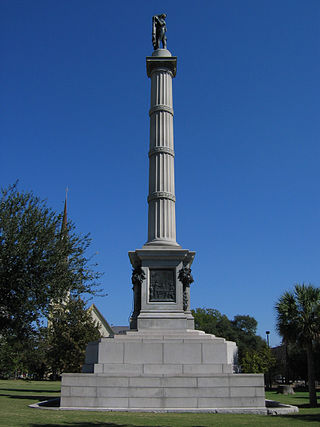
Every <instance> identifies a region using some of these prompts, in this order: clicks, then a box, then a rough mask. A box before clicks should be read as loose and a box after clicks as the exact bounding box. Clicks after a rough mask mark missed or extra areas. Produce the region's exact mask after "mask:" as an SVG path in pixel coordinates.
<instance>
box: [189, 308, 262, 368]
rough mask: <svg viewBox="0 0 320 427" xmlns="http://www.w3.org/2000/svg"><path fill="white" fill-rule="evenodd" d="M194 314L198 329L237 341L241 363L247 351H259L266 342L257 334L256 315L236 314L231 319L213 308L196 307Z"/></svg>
mask: <svg viewBox="0 0 320 427" xmlns="http://www.w3.org/2000/svg"><path fill="white" fill-rule="evenodd" d="M192 315H193V316H194V320H195V328H196V329H199V330H201V331H204V332H206V333H207V334H213V335H216V336H218V337H223V338H225V339H227V340H229V341H235V342H236V343H237V346H238V350H239V361H240V364H241V361H242V358H243V357H244V355H245V354H246V353H247V352H250V351H252V350H256V351H257V350H259V349H261V348H263V346H264V344H265V342H264V340H263V339H262V338H261V337H260V336H258V335H256V330H257V324H258V322H257V321H256V319H255V318H254V317H251V316H248V315H236V316H235V317H234V318H233V320H230V319H228V317H227V316H226V315H225V314H221V313H220V311H218V310H215V309H212V308H196V309H195V310H192Z"/></svg>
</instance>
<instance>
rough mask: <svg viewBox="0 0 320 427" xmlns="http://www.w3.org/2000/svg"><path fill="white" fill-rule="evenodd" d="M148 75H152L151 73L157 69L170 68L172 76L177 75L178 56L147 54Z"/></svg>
mask: <svg viewBox="0 0 320 427" xmlns="http://www.w3.org/2000/svg"><path fill="white" fill-rule="evenodd" d="M146 60H147V75H148V77H151V74H152V73H153V72H154V71H155V70H161V69H164V70H168V71H170V72H171V74H172V77H175V76H176V73H177V57H176V56H171V57H164V56H147V58H146Z"/></svg>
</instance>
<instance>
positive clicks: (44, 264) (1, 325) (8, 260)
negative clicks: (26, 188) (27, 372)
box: [0, 185, 100, 337]
mask: <svg viewBox="0 0 320 427" xmlns="http://www.w3.org/2000/svg"><path fill="white" fill-rule="evenodd" d="M61 220H62V215H58V214H56V213H55V212H54V211H52V210H51V209H50V208H48V207H47V206H46V203H45V201H43V200H40V199H39V198H38V197H35V196H34V195H33V194H32V193H30V192H19V191H18V190H17V185H13V186H11V187H9V188H8V189H4V190H1V198H0V288H1V295H0V333H1V335H2V336H5V335H6V336H10V335H14V336H17V337H24V336H25V334H27V333H30V331H32V330H33V329H35V326H36V323H35V322H38V321H39V319H40V318H41V316H47V314H48V309H49V306H50V303H51V301H53V300H63V299H64V298H65V297H66V295H67V293H70V294H71V295H75V296H78V295H81V294H83V293H89V294H96V293H97V292H98V291H97V279H98V278H99V276H100V274H99V273H97V272H96V271H95V266H92V265H89V260H88V258H87V257H86V255H85V254H86V250H87V249H88V246H89V244H90V239H89V237H88V235H86V236H78V235H77V234H76V233H75V229H74V225H73V224H72V223H70V222H69V223H68V230H67V232H68V238H67V239H65V238H62V237H63V235H62V233H61Z"/></svg>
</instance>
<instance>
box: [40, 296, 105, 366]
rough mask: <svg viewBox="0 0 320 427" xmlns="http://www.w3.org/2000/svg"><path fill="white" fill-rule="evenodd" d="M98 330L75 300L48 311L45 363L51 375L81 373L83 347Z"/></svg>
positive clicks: (82, 303) (76, 298)
mask: <svg viewBox="0 0 320 427" xmlns="http://www.w3.org/2000/svg"><path fill="white" fill-rule="evenodd" d="M100 336H101V335H100V332H99V328H98V326H97V325H96V323H95V322H94V321H93V319H92V317H91V314H90V313H89V312H88V310H87V309H86V307H85V303H84V301H82V300H81V298H79V297H70V298H68V300H67V302H66V303H65V304H57V305H56V306H55V307H54V308H53V309H52V311H51V313H50V317H49V323H48V331H47V337H48V338H47V342H48V350H47V360H48V365H49V366H50V370H51V372H52V373H53V374H54V375H60V374H61V373H62V372H81V367H82V365H83V363H84V359H85V350H86V346H87V344H88V343H89V342H90V341H95V340H97V339H99V338H100Z"/></svg>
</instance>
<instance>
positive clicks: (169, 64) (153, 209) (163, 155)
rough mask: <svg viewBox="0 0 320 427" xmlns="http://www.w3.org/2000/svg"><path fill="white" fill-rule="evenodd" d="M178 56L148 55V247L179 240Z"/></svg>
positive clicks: (165, 53)
mask: <svg viewBox="0 0 320 427" xmlns="http://www.w3.org/2000/svg"><path fill="white" fill-rule="evenodd" d="M176 64H177V58H176V57H172V56H171V53H170V52H169V51H168V50H166V49H157V50H156V51H154V52H153V54H152V56H151V57H147V75H148V77H150V78H151V107H150V111H149V116H150V150H149V159H150V160H149V195H148V204H149V210H148V241H147V243H146V246H150V245H155V246H159V245H160V246H179V245H178V244H177V242H176V217H175V189H174V146H173V106H172V78H173V77H175V75H176Z"/></svg>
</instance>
